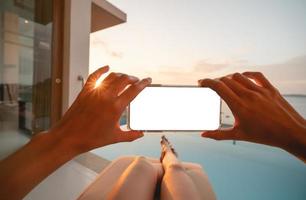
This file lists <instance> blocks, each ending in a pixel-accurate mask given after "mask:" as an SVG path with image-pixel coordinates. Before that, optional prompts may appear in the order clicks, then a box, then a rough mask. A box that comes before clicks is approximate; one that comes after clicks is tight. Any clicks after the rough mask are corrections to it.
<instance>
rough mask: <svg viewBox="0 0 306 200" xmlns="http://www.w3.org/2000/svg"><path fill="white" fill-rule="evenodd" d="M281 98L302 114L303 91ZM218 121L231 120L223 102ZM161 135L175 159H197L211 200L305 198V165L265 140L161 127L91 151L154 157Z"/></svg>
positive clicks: (305, 112) (112, 155) (114, 155)
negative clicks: (159, 130)
mask: <svg viewBox="0 0 306 200" xmlns="http://www.w3.org/2000/svg"><path fill="white" fill-rule="evenodd" d="M284 97H285V99H286V100H287V101H288V102H289V103H290V104H291V105H292V106H293V107H294V108H295V109H296V110H297V111H298V112H299V113H300V114H301V115H302V116H303V117H304V118H306V95H285V96H284ZM271 117H273V116H271ZM121 122H122V123H124V122H125V120H122V121H121ZM222 122H223V123H224V124H227V125H228V124H232V123H233V117H232V114H231V112H230V110H229V109H228V107H226V105H224V104H223V105H222ZM123 128H124V126H123ZM163 134H165V135H166V136H167V137H168V139H169V140H170V141H171V143H172V144H173V146H174V147H175V149H176V151H177V152H178V155H179V159H180V160H182V161H184V162H194V163H199V164H201V166H202V167H203V170H204V171H205V172H206V173H207V175H208V177H209V180H210V182H211V184H212V186H213V189H214V191H215V193H216V196H217V199H221V200H222V199H224V200H240V199H241V200H258V199H261V200H272V199H277V200H287V199H290V200H305V199H306V164H305V163H303V162H302V161H301V160H299V159H297V158H296V157H295V156H293V155H291V154H289V153H288V152H286V151H284V150H282V149H279V148H275V147H270V146H266V145H260V144H253V143H249V142H241V141H215V140H212V139H206V138H201V137H200V133H195V132H164V133H146V134H145V136H144V137H142V138H141V139H138V140H136V141H134V142H131V143H120V144H115V145H111V146H106V147H103V148H98V149H95V150H93V151H92V152H93V153H95V154H97V155H99V156H102V157H104V158H106V159H109V160H113V159H116V158H118V157H120V156H125V155H143V156H148V157H155V158H159V156H160V143H159V142H160V137H161V135H163Z"/></svg>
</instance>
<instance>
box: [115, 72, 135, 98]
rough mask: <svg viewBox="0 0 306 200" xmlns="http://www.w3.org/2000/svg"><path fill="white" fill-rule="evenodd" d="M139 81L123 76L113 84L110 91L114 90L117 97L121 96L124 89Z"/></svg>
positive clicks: (133, 77)
mask: <svg viewBox="0 0 306 200" xmlns="http://www.w3.org/2000/svg"><path fill="white" fill-rule="evenodd" d="M137 81H139V79H138V78H137V77H135V76H129V75H126V74H123V75H121V76H120V77H119V78H117V79H116V80H115V81H114V82H113V83H112V85H111V86H110V89H111V90H113V92H114V93H115V94H116V95H120V92H122V90H123V89H125V88H126V87H127V86H128V85H130V84H133V83H136V82H137Z"/></svg>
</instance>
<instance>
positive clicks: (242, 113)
mask: <svg viewBox="0 0 306 200" xmlns="http://www.w3.org/2000/svg"><path fill="white" fill-rule="evenodd" d="M250 79H252V80H254V81H255V82H256V84H255V83H254V82H253V81H251V80H250ZM199 84H200V85H201V86H203V87H209V88H211V89H213V90H215V91H216V92H217V93H218V94H219V95H220V96H221V98H222V99H224V101H225V102H226V103H227V104H228V106H229V108H230V109H231V111H232V113H233V115H234V117H235V125H234V127H233V128H229V129H223V130H222V129H221V130H215V131H206V132H204V133H203V134H202V136H203V137H207V138H212V139H216V140H243V141H249V142H255V143H261V144H266V145H271V146H276V147H280V148H283V149H285V150H287V151H289V152H291V153H293V154H295V155H296V156H298V157H302V158H303V159H304V160H306V159H305V158H306V121H305V119H304V118H303V117H302V116H300V115H299V114H298V113H297V112H296V111H295V110H294V109H293V108H292V106H291V105H290V104H289V103H288V102H287V101H286V100H285V99H284V98H283V97H282V96H281V94H280V93H279V92H278V91H277V89H276V88H275V87H273V85H272V84H271V83H270V82H269V81H268V80H267V79H266V78H265V77H264V76H263V74H261V73H260V72H245V73H243V74H240V73H235V74H233V75H229V76H225V77H222V78H219V79H214V80H213V79H203V80H199Z"/></svg>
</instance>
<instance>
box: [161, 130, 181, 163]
mask: <svg viewBox="0 0 306 200" xmlns="http://www.w3.org/2000/svg"><path fill="white" fill-rule="evenodd" d="M160 145H161V148H162V150H161V155H160V162H163V159H164V157H165V155H166V153H168V152H171V153H173V154H174V155H175V156H176V157H178V155H177V153H176V151H175V149H174V148H173V147H172V145H171V144H170V142H169V140H168V139H167V138H166V137H165V136H164V135H163V136H162V137H161V140H160Z"/></svg>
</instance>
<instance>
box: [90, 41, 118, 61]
mask: <svg viewBox="0 0 306 200" xmlns="http://www.w3.org/2000/svg"><path fill="white" fill-rule="evenodd" d="M90 44H91V48H92V47H93V48H99V49H103V50H104V52H105V53H106V54H107V55H109V56H111V57H114V58H119V59H121V58H123V55H124V54H123V53H122V52H120V51H115V50H113V49H112V48H111V47H110V45H109V44H108V43H107V42H105V41H103V40H101V39H98V38H96V37H93V39H92V40H91V41H90Z"/></svg>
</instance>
